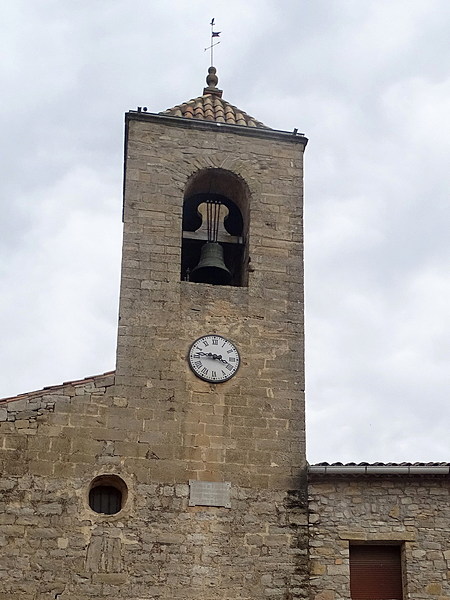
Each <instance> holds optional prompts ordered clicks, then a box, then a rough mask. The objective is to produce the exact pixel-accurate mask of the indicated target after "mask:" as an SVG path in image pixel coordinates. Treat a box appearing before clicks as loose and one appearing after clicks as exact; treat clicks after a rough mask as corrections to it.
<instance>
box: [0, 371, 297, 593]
mask: <svg viewBox="0 0 450 600" xmlns="http://www.w3.org/2000/svg"><path fill="white" fill-rule="evenodd" d="M113 382H114V378H113V376H112V375H108V376H106V377H98V378H91V379H89V380H86V381H84V382H75V383H74V384H68V385H66V386H62V387H58V388H54V389H48V390H45V391H43V392H41V393H36V394H30V395H28V396H23V397H20V398H18V399H17V400H14V399H11V400H10V401H8V402H3V403H1V404H0V411H1V412H0V415H2V418H4V417H5V416H6V420H3V421H2V422H1V423H0V432H1V436H2V437H1V451H0V460H1V468H2V476H1V479H0V490H1V498H0V507H1V511H0V577H1V582H2V583H1V589H0V599H1V600H44V599H45V600H48V599H52V600H53V599H55V598H59V599H61V600H62V599H64V598H67V599H70V600H88V599H90V600H92V599H95V598H112V597H121V598H124V599H130V600H131V599H133V600H144V599H150V598H152V599H155V598H167V599H169V598H170V599H173V598H180V599H187V598H193V599H194V598H196V599H197V598H205V599H212V598H216V597H217V596H220V597H221V598H224V599H230V600H231V599H236V598H262V597H266V598H284V597H285V596H284V595H283V594H284V593H285V590H286V589H289V590H290V591H289V594H292V595H291V596H289V597H305V594H306V584H305V581H304V578H305V576H304V574H305V572H306V559H307V555H306V551H305V548H306V546H307V540H306V537H305V536H306V527H305V525H306V523H305V514H306V511H305V498H304V497H303V496H302V495H301V494H299V493H295V492H292V493H289V494H286V493H285V492H283V491H270V490H268V489H265V490H262V489H250V488H245V487H242V486H237V485H234V484H233V485H232V487H231V508H223V507H199V506H189V502H188V499H189V486H188V476H189V475H188V474H187V473H186V475H185V478H184V479H183V482H180V481H179V477H178V474H176V473H174V472H170V470H167V471H165V470H164V468H163V465H164V459H163V458H162V457H159V456H158V455H157V454H156V452H155V444H154V442H153V441H151V440H150V439H149V438H148V431H146V415H147V412H146V411H147V410H149V409H148V408H145V407H142V408H136V407H134V408H133V409H130V408H129V407H128V405H127V400H126V399H125V398H123V397H120V396H117V395H116V391H117V390H116V389H115V387H114V385H113ZM162 473H163V475H162ZM101 474H115V475H118V476H120V477H121V478H122V479H123V481H124V482H125V484H126V486H127V488H128V498H127V500H126V503H125V505H124V507H123V508H122V510H121V511H120V512H119V513H117V514H115V515H102V514H98V513H95V512H94V511H93V510H91V509H90V507H89V504H88V490H89V485H90V483H91V481H92V480H93V479H94V477H96V476H98V475H101ZM158 480H159V482H158Z"/></svg>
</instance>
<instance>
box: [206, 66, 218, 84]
mask: <svg viewBox="0 0 450 600" xmlns="http://www.w3.org/2000/svg"><path fill="white" fill-rule="evenodd" d="M206 83H207V84H208V87H210V88H215V87H217V84H218V83H219V78H218V77H217V75H216V67H209V69H208V75H207V77H206Z"/></svg>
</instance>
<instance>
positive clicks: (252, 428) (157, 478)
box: [0, 114, 308, 600]
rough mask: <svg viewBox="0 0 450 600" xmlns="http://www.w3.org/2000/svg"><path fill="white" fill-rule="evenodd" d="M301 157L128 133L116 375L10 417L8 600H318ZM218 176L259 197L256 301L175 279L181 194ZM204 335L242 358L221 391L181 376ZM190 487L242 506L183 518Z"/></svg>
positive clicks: (260, 147) (287, 151)
mask: <svg viewBox="0 0 450 600" xmlns="http://www.w3.org/2000/svg"><path fill="white" fill-rule="evenodd" d="M247 130H248V131H247ZM305 143H306V140H305V139H304V138H301V136H295V135H291V134H281V133H279V132H278V133H277V132H271V131H268V130H264V131H256V130H253V131H252V129H251V128H239V127H235V128H233V127H230V126H227V125H222V126H221V127H218V126H216V125H215V124H212V123H205V124H203V123H201V122H190V121H188V120H183V119H170V118H166V117H159V116H155V115H145V114H140V115H139V114H133V115H129V116H128V118H127V132H126V175H125V186H124V187H125V193H124V243H123V260H122V279H121V293H120V320H119V327H118V346H117V370H116V372H115V375H114V377H113V376H110V377H109V378H106V380H105V379H104V378H92V379H91V380H87V381H85V382H75V383H74V384H68V385H65V386H62V387H60V388H55V389H52V390H46V391H44V392H43V393H41V394H39V393H36V394H29V395H27V396H25V397H19V398H17V399H11V400H10V401H9V402H6V403H4V404H2V405H1V406H0V417H1V418H3V417H4V419H5V420H4V421H2V422H1V425H0V431H1V433H2V434H3V435H4V438H3V441H2V444H3V445H2V446H1V452H0V454H1V455H2V458H0V460H1V461H2V467H3V471H2V474H3V478H2V481H1V485H2V486H3V487H2V488H1V489H2V490H3V492H2V497H1V502H2V511H1V513H0V517H1V519H2V520H1V519H0V523H1V527H2V529H0V536H1V537H0V546H1V550H2V558H1V561H0V565H1V566H0V569H2V573H1V575H2V585H1V589H0V599H6V598H7V599H8V600H44V599H52V600H53V599H55V598H60V599H63V598H70V599H71V600H87V599H88V598H89V599H95V598H111V597H121V598H123V599H124V600H128V599H129V600H144V599H145V600H147V599H150V598H151V599H159V598H161V599H171V600H173V599H174V598H175V599H176V598H179V599H180V600H181V599H183V600H185V599H189V598H195V599H196V600H197V599H201V600H212V599H216V598H217V597H220V598H221V599H222V600H237V599H241V600H260V599H261V598H267V599H268V600H270V599H274V600H275V599H277V600H293V599H294V598H306V597H307V594H308V584H307V578H308V562H307V557H308V542H307V506H306V502H307V495H306V459H305V427H304V353H303V345H304V334H303V236H302V209H303V206H302V156H303V149H304V144H305ZM208 169H217V170H221V172H223V171H227V172H228V173H232V177H234V178H235V179H236V180H239V181H242V182H243V186H244V187H245V189H246V190H247V189H248V200H249V206H248V207H247V208H248V212H247V213H246V216H247V215H249V219H250V226H249V237H248V239H247V242H248V250H249V255H250V258H251V268H249V273H248V286H245V287H231V286H228V287H226V286H211V285H205V284H193V283H191V282H188V281H181V280H180V279H181V278H180V258H181V257H180V253H181V252H180V251H181V234H182V231H181V225H182V219H181V217H182V206H183V195H184V192H185V189H186V186H187V185H188V183H189V181H192V179H191V178H192V177H193V176H195V174H196V173H198V172H199V171H202V170H208ZM246 267H247V265H246ZM211 333H216V334H219V335H223V336H225V337H228V338H229V339H230V340H232V341H233V342H234V343H235V344H236V346H237V348H238V350H239V352H240V356H241V364H240V367H239V371H238V373H237V374H236V376H235V377H233V378H232V379H230V380H229V381H226V382H224V383H221V384H212V383H207V382H205V381H202V380H200V379H199V378H197V377H196V376H195V375H194V374H193V372H192V371H191V369H190V368H189V365H188V362H187V355H188V352H189V348H190V346H191V344H192V343H193V342H194V341H195V340H196V339H197V338H199V337H201V336H203V335H206V334H211ZM101 475H108V476H117V477H120V478H121V480H122V481H123V482H124V483H123V485H124V486H126V488H127V490H128V494H127V500H126V502H125V504H124V506H123V507H122V509H121V510H120V512H118V513H117V514H115V515H110V516H106V515H101V514H98V513H96V512H94V511H93V510H92V509H91V508H90V507H89V502H88V494H89V488H90V485H91V482H92V481H93V480H94V478H96V477H98V476H101ZM190 480H192V481H194V482H207V483H209V484H211V485H217V486H220V485H221V484H222V485H224V486H229V488H230V490H231V491H230V506H229V507H228V506H227V505H220V506H211V504H209V505H207V506H198V505H197V506H190V502H189V500H190V497H189V489H190V488H189V481H190ZM192 485H194V484H192Z"/></svg>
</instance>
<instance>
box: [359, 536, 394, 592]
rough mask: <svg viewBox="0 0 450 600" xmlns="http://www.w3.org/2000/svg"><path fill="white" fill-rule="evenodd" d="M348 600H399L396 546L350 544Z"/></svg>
mask: <svg viewBox="0 0 450 600" xmlns="http://www.w3.org/2000/svg"><path fill="white" fill-rule="evenodd" d="M350 594H351V598H352V600H403V591H402V569H401V556H400V546H382V545H375V544H373V545H361V546H356V545H351V546H350Z"/></svg>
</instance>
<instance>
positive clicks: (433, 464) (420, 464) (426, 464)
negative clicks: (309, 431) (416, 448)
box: [311, 462, 450, 467]
mask: <svg viewBox="0 0 450 600" xmlns="http://www.w3.org/2000/svg"><path fill="white" fill-rule="evenodd" d="M311 466H312V467H440V466H450V463H448V462H401V463H397V462H388V463H384V462H374V463H368V462H360V463H355V462H349V463H341V462H334V463H328V462H320V463H316V464H314V465H311Z"/></svg>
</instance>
